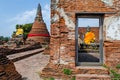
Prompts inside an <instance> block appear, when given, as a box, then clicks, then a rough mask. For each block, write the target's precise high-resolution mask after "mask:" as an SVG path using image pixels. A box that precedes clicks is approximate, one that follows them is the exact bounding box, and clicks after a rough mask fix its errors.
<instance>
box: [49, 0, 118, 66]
mask: <svg viewBox="0 0 120 80" xmlns="http://www.w3.org/2000/svg"><path fill="white" fill-rule="evenodd" d="M119 3H120V1H119V0H51V39H50V55H51V59H50V63H52V64H64V65H69V66H72V67H74V66H75V52H76V51H75V41H76V40H75V30H76V14H80V13H104V23H103V25H104V26H103V35H104V36H103V40H104V41H106V40H110V41H111V40H120V35H119V34H120V31H119V30H120V29H119V27H120V20H119V18H120V17H118V14H119V11H118V10H119ZM116 16H117V17H116ZM112 44H114V42H113V43H111V46H107V47H106V46H104V49H105V52H104V54H103V55H104V63H105V64H107V62H109V60H108V57H107V56H108V55H109V54H108V53H106V52H108V51H107V50H108V48H109V47H112ZM116 47H117V48H119V45H117V46H116ZM111 55H113V56H115V55H114V51H113V53H111ZM116 58H117V57H116ZM109 59H110V57H109ZM105 60H106V61H105ZM110 63H112V62H110Z"/></svg>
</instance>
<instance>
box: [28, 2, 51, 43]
mask: <svg viewBox="0 0 120 80" xmlns="http://www.w3.org/2000/svg"><path fill="white" fill-rule="evenodd" d="M28 40H34V41H36V42H40V43H41V44H45V45H46V44H48V43H49V40H50V35H49V32H48V30H47V27H46V24H45V23H44V20H43V17H42V12H41V6H40V4H38V8H37V14H36V17H35V21H34V23H33V25H32V29H31V31H30V32H29V34H28Z"/></svg>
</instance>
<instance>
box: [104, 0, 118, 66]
mask: <svg viewBox="0 0 120 80" xmlns="http://www.w3.org/2000/svg"><path fill="white" fill-rule="evenodd" d="M111 1H112V2H111V3H112V5H110V6H111V7H112V8H115V9H116V13H115V14H114V15H109V16H106V17H105V19H104V25H103V27H104V28H105V29H104V30H105V38H104V61H105V64H107V65H108V66H111V67H115V66H116V65H118V64H120V44H119V43H120V1H119V0H111Z"/></svg>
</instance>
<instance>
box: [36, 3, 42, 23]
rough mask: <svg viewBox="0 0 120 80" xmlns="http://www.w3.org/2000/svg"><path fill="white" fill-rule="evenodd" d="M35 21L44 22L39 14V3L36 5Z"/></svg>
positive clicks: (40, 13)
mask: <svg viewBox="0 0 120 80" xmlns="http://www.w3.org/2000/svg"><path fill="white" fill-rule="evenodd" d="M35 21H39V22H44V20H43V17H42V12H41V5H40V3H39V4H38V8H37V14H36V17H35Z"/></svg>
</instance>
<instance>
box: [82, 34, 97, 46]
mask: <svg viewBox="0 0 120 80" xmlns="http://www.w3.org/2000/svg"><path fill="white" fill-rule="evenodd" d="M94 41H95V34H94V33H93V32H87V33H86V34H85V38H84V42H85V44H90V43H93V42H94Z"/></svg>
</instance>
